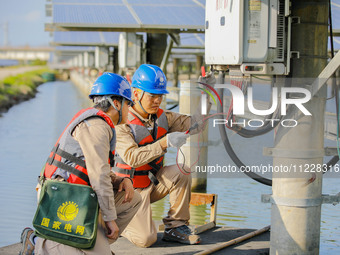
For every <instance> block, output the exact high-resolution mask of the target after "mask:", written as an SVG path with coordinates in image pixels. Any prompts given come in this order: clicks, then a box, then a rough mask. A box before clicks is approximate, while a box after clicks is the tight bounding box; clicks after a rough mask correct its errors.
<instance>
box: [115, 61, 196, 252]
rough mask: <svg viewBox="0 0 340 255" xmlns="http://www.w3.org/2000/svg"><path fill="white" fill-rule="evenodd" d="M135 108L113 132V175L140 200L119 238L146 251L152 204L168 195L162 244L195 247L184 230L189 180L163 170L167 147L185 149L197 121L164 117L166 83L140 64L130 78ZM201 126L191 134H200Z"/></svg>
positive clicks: (151, 237) (151, 238)
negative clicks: (131, 187) (127, 184)
mask: <svg viewBox="0 0 340 255" xmlns="http://www.w3.org/2000/svg"><path fill="white" fill-rule="evenodd" d="M131 86H132V88H133V95H134V102H135V104H134V106H133V107H130V111H129V115H128V123H127V124H124V125H120V126H119V127H117V129H116V131H117V149H116V158H115V159H116V161H115V167H114V171H115V173H116V174H117V175H118V176H122V177H131V178H132V179H133V182H134V184H133V185H134V187H135V188H136V189H137V190H138V192H140V195H141V196H142V205H141V207H140V208H139V210H138V212H137V214H136V215H135V217H134V218H133V219H132V220H131V222H130V224H129V225H128V226H127V228H126V229H125V231H124V232H123V234H122V236H124V237H126V238H127V239H128V240H130V242H132V243H134V244H135V245H137V246H140V247H149V246H151V245H152V244H153V243H155V242H156V240H157V230H156V227H155V223H154V222H153V220H152V211H151V205H150V204H151V203H153V202H156V201H158V200H160V199H162V198H164V197H165V196H166V195H167V194H170V210H169V212H168V215H167V216H166V217H165V218H163V223H164V225H165V231H164V235H163V240H166V241H174V242H180V243H184V244H197V243H199V242H200V237H199V236H198V235H194V234H192V232H191V230H190V228H189V227H188V224H189V219H190V214H189V203H190V197H191V175H190V174H189V175H188V174H183V173H181V171H180V169H178V167H177V166H176V165H170V166H163V159H164V154H165V153H166V151H167V148H169V147H175V148H179V147H181V146H182V145H183V144H185V142H186V139H187V137H188V136H189V134H186V132H185V131H187V130H188V129H189V128H190V126H191V124H192V123H197V122H200V120H201V119H200V118H202V116H193V117H191V116H187V115H183V114H179V113H175V112H171V111H163V110H162V109H160V104H161V102H162V99H163V95H164V94H168V93H169V92H168V91H167V89H166V77H165V75H164V73H163V72H162V70H161V69H160V68H159V67H157V66H154V65H149V64H143V65H141V66H140V67H139V68H138V69H137V70H136V72H135V74H134V75H133V78H132V85H131ZM202 128H203V124H202V125H201V126H198V127H197V130H195V131H193V132H190V134H194V133H195V132H196V133H197V132H198V131H200V130H202Z"/></svg>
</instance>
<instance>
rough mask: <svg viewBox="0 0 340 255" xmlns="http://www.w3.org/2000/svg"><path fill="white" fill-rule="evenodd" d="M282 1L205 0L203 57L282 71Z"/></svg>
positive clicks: (210, 61) (246, 67) (257, 69)
mask: <svg viewBox="0 0 340 255" xmlns="http://www.w3.org/2000/svg"><path fill="white" fill-rule="evenodd" d="M284 11H285V0H244V1H242V0H239V1H233V0H229V1H225V0H223V1H221V0H206V23H205V25H206V27H205V29H206V31H205V60H206V63H207V64H209V65H235V66H240V69H241V71H242V72H243V73H258V74H284V73H285V72H286V70H285V64H284V61H285V58H284V56H285V52H284V51H285V14H284Z"/></svg>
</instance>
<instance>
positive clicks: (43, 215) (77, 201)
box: [33, 180, 98, 249]
mask: <svg viewBox="0 0 340 255" xmlns="http://www.w3.org/2000/svg"><path fill="white" fill-rule="evenodd" d="M97 218H98V199H97V195H96V193H95V192H94V190H93V189H92V188H91V187H90V186H87V185H80V184H71V183H68V182H64V181H56V180H46V181H45V182H44V184H43V186H42V189H41V194H40V200H39V204H38V208H37V211H36V213H35V216H34V219H33V226H34V227H35V229H36V233H37V235H38V236H40V237H42V238H45V239H49V240H53V241H56V242H58V243H62V244H66V245H70V246H73V247H76V248H82V249H90V248H92V247H93V246H94V244H95V242H96V236H97V224H98V223H97Z"/></svg>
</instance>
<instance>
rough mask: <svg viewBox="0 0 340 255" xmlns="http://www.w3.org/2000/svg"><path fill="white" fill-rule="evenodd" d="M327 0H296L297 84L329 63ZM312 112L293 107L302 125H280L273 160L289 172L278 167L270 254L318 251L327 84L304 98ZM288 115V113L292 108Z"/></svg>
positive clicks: (293, 72)
mask: <svg viewBox="0 0 340 255" xmlns="http://www.w3.org/2000/svg"><path fill="white" fill-rule="evenodd" d="M328 8H329V6H328V0H294V1H292V16H293V17H295V19H294V20H295V21H297V22H296V23H295V24H292V44H291V47H292V51H297V52H299V58H294V59H292V61H291V64H292V68H291V76H292V81H293V82H292V84H291V86H292V87H306V85H310V84H311V80H310V79H308V78H315V77H317V75H318V74H319V73H320V72H321V71H322V69H323V68H324V67H325V66H326V63H327V39H328V37H327V25H328ZM305 106H306V108H307V109H308V110H309V111H310V112H311V114H312V116H305V115H304V114H303V113H302V112H300V111H294V114H293V116H287V117H286V118H289V119H295V120H296V121H297V122H298V125H297V126H296V127H294V128H287V127H282V126H279V128H278V130H277V133H276V136H275V148H274V150H273V166H274V168H275V167H276V168H278V169H280V168H281V169H282V167H286V169H288V170H289V173H282V172H283V171H280V172H274V173H273V187H272V189H273V201H274V202H273V204H272V213H271V214H272V216H271V226H272V228H271V236H270V254H272V255H274V254H275V255H282V254H287V255H288V254H289V255H290V254H299V255H302V254H306V255H307V254H308V255H313V254H319V247H320V245H319V243H320V219H321V202H320V198H321V192H322V173H311V172H310V171H311V169H312V168H314V166H316V167H317V166H321V165H322V164H323V147H324V111H325V88H323V89H322V90H321V91H320V92H319V93H318V94H317V95H316V96H314V97H313V98H312V100H311V101H310V102H309V103H307V104H305ZM288 115H289V113H288Z"/></svg>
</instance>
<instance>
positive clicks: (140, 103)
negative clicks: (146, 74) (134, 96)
mask: <svg viewBox="0 0 340 255" xmlns="http://www.w3.org/2000/svg"><path fill="white" fill-rule="evenodd" d="M144 92H145V91H144V90H142V94H141V96H140V99H139V100H138V104H139V106H140V108H142V110H143V111H144V112H145V113H146V114H151V113H148V112H147V111H145V109H144V107H143V106H142V102H141V100H142V98H143V95H144Z"/></svg>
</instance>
